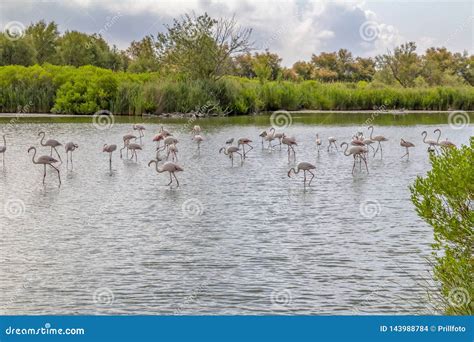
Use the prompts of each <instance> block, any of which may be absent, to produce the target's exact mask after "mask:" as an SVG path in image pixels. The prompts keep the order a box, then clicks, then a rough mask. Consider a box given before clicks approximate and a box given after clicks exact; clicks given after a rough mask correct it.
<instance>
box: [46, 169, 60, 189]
mask: <svg viewBox="0 0 474 342" xmlns="http://www.w3.org/2000/svg"><path fill="white" fill-rule="evenodd" d="M49 166H51V167H52V168H53V169H55V170H56V171H57V172H58V179H59V185H61V175H60V174H59V169H58V168H56V167H55V166H53V165H51V164H49ZM45 169H46V164H45Z"/></svg>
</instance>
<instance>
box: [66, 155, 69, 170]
mask: <svg viewBox="0 0 474 342" xmlns="http://www.w3.org/2000/svg"><path fill="white" fill-rule="evenodd" d="M66 170H69V152H66Z"/></svg>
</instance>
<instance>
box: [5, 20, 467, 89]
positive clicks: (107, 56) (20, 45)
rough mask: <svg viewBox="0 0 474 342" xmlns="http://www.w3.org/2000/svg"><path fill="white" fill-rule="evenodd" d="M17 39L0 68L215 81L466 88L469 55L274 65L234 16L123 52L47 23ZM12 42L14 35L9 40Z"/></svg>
mask: <svg viewBox="0 0 474 342" xmlns="http://www.w3.org/2000/svg"><path fill="white" fill-rule="evenodd" d="M24 33H25V34H24V36H22V37H21V38H20V39H11V38H12V35H13V33H12V32H8V31H5V32H2V33H1V34H0V65H3V66H4V65H23V66H31V65H34V64H40V65H43V64H45V63H48V64H53V65H69V66H76V67H79V66H84V65H92V66H97V67H101V68H106V69H110V70H113V71H127V72H132V73H144V72H159V73H160V74H161V75H172V76H173V77H176V78H180V79H210V80H218V79H220V78H222V77H223V76H227V75H234V76H240V77H246V78H255V79H258V80H260V82H262V83H263V82H266V81H278V80H291V81H302V80H317V81H319V82H359V81H366V82H376V83H381V84H386V85H392V86H400V87H404V88H410V87H429V86H463V85H471V86H472V85H474V56H473V55H469V54H468V53H467V52H463V53H459V52H457V53H453V52H451V51H448V50H447V49H446V48H445V47H432V48H429V49H427V50H426V51H425V53H424V54H421V55H420V54H418V53H417V51H416V48H417V47H416V44H415V43H414V42H407V43H405V44H402V45H400V46H397V47H395V48H394V49H393V51H387V53H385V54H382V55H379V56H376V57H374V58H364V57H355V56H353V55H352V53H351V52H350V51H348V50H347V49H340V50H339V51H336V52H321V53H319V54H313V55H312V57H311V59H310V60H309V61H297V62H296V63H294V64H293V66H292V67H291V68H287V67H284V66H282V64H281V62H282V59H281V58H280V57H279V56H278V54H276V53H274V52H270V51H268V50H266V51H264V52H255V51H254V50H253V44H252V40H251V34H252V30H251V29H249V28H242V27H240V26H239V25H238V23H237V22H236V20H235V18H220V19H215V18H211V17H210V16H209V15H208V14H203V15H199V16H197V15H189V14H186V15H183V16H182V17H180V18H178V19H175V20H174V21H173V23H172V24H171V25H167V26H166V30H165V31H164V32H163V33H158V34H157V35H147V36H145V37H144V38H143V39H141V40H140V41H133V42H131V44H130V46H129V47H128V48H127V49H125V50H120V49H118V48H117V47H116V46H115V45H113V46H110V45H109V44H108V43H107V42H106V41H105V40H104V38H103V37H102V35H101V34H91V35H90V34H86V33H82V32H77V31H66V32H64V33H63V34H61V33H60V32H59V31H58V26H57V24H56V23H55V22H49V23H46V22H45V21H44V20H41V21H39V22H36V23H32V24H30V25H29V26H28V27H27V28H26V30H25V32H24ZM15 38H16V37H15Z"/></svg>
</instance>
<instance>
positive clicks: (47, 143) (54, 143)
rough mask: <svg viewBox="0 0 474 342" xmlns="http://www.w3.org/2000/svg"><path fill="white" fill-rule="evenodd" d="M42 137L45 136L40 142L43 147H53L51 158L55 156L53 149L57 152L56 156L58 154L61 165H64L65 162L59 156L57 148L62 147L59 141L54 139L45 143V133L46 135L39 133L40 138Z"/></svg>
mask: <svg viewBox="0 0 474 342" xmlns="http://www.w3.org/2000/svg"><path fill="white" fill-rule="evenodd" d="M41 135H42V136H43V137H42V138H41V142H40V144H41V146H48V147H51V153H50V156H53V149H54V150H55V151H56V154H57V155H58V157H59V160H60V161H61V163H62V162H63V161H62V159H61V156H60V155H59V152H58V150H56V147H58V146H61V145H62V144H61V143H60V142H59V141H57V140H54V139H48V140H46V142H45V143H43V140H44V136H45V133H44V132H39V133H38V136H41Z"/></svg>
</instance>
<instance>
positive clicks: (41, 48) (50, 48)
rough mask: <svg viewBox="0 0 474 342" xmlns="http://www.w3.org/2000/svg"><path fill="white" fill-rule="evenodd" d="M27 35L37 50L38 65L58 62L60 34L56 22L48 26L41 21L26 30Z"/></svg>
mask: <svg viewBox="0 0 474 342" xmlns="http://www.w3.org/2000/svg"><path fill="white" fill-rule="evenodd" d="M26 35H27V37H28V39H30V41H31V45H32V46H33V48H34V49H35V50H36V61H37V63H38V64H43V63H54V62H55V61H56V59H57V56H56V48H57V42H58V39H59V32H58V25H57V24H56V23H55V22H54V21H52V22H50V23H48V24H46V22H45V21H44V20H41V21H38V22H37V23H36V24H31V25H30V26H28V28H27V29H26Z"/></svg>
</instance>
